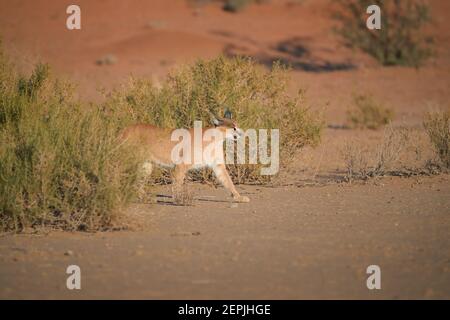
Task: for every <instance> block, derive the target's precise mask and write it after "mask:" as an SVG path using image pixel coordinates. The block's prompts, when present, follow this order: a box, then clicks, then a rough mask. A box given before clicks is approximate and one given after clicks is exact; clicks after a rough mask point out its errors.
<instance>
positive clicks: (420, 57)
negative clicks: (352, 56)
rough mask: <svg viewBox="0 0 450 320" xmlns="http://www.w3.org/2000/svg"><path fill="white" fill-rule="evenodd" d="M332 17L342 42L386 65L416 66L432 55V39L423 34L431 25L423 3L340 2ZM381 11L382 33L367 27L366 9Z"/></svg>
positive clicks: (395, 0) (409, 0) (411, 0)
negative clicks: (373, 7) (372, 6)
mask: <svg viewBox="0 0 450 320" xmlns="http://www.w3.org/2000/svg"><path fill="white" fill-rule="evenodd" d="M339 3H340V7H341V9H340V11H339V12H337V13H336V15H335V17H336V18H337V19H338V20H339V21H340V22H341V25H340V26H339V27H338V29H337V32H338V33H339V34H340V35H341V36H342V37H343V39H344V40H345V43H346V44H347V45H349V46H351V47H355V48H359V49H361V50H363V51H364V52H366V53H368V54H370V55H371V56H373V57H374V58H375V59H377V60H378V61H379V62H380V63H381V64H383V65H385V66H391V65H403V66H414V67H418V66H420V65H422V64H423V62H424V61H425V60H426V59H427V58H429V57H430V56H431V54H432V50H431V46H430V45H431V43H432V41H433V39H432V38H431V37H429V36H425V35H424V34H423V32H422V28H423V26H424V25H426V24H427V23H429V22H430V20H431V19H430V10H429V7H428V5H427V4H426V3H425V2H424V1H423V0H404V1H399V0H388V1H384V0H349V1H347V0H339ZM372 4H376V5H378V6H379V7H380V8H381V30H369V29H368V28H367V27H366V20H367V15H366V9H367V7H368V6H369V5H372Z"/></svg>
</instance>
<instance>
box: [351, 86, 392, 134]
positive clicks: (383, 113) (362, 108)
mask: <svg viewBox="0 0 450 320" xmlns="http://www.w3.org/2000/svg"><path fill="white" fill-rule="evenodd" d="M353 102H354V107H353V108H352V109H350V110H348V111H347V121H348V122H349V126H350V127H353V128H360V129H366V128H367V129H373V130H375V129H379V128H380V127H381V126H384V125H386V124H388V123H389V122H391V121H392V119H393V117H394V113H393V111H392V110H390V109H387V108H385V107H383V105H382V104H380V103H379V102H377V101H376V100H375V99H374V97H373V96H370V95H365V94H360V95H355V96H354V97H353Z"/></svg>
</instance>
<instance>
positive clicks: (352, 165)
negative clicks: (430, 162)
mask: <svg viewBox="0 0 450 320" xmlns="http://www.w3.org/2000/svg"><path fill="white" fill-rule="evenodd" d="M413 137H414V138H415V134H414V133H413V131H412V130H411V129H408V128H404V127H400V128H394V127H393V126H392V125H388V126H387V127H386V128H385V129H384V132H383V138H382V140H381V142H380V143H377V144H376V145H367V143H363V142H361V141H359V140H358V139H357V138H355V139H352V140H350V141H347V143H346V144H345V146H344V148H343V149H342V157H343V159H344V163H345V168H346V180H347V181H353V180H367V179H369V178H374V177H380V176H386V175H411V174H417V173H419V172H426V171H427V170H426V168H424V166H423V164H421V166H420V167H417V168H410V167H406V166H405V165H404V164H403V161H402V158H405V157H406V156H407V154H408V153H411V152H415V150H414V149H413V148H410V146H411V144H413V142H412V141H413Z"/></svg>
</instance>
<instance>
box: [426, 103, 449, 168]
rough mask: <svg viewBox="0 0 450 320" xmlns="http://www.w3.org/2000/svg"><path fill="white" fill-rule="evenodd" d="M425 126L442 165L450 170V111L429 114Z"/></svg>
mask: <svg viewBox="0 0 450 320" xmlns="http://www.w3.org/2000/svg"><path fill="white" fill-rule="evenodd" d="M423 124H424V127H425V130H426V131H427V133H428V136H429V138H430V140H431V143H432V144H433V147H434V149H435V151H436V154H437V155H438V156H439V159H440V160H441V162H442V164H443V165H444V167H446V168H450V110H447V111H443V112H430V113H428V114H427V115H426V116H425V120H424V123H423Z"/></svg>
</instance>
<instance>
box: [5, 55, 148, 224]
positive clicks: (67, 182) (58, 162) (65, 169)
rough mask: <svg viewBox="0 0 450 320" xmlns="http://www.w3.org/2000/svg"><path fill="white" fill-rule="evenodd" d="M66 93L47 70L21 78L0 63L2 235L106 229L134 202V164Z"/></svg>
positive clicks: (92, 111)
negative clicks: (36, 229)
mask: <svg viewBox="0 0 450 320" xmlns="http://www.w3.org/2000/svg"><path fill="white" fill-rule="evenodd" d="M72 93H73V88H72V87H71V86H70V85H69V84H67V83H62V82H60V81H57V80H54V79H52V78H51V76H50V74H49V68H48V66H46V65H42V64H39V65H37V66H36V68H35V70H34V72H33V73H32V75H31V76H30V77H29V78H25V77H21V76H19V75H17V74H16V72H15V70H14V68H13V66H11V64H10V63H9V62H8V61H7V60H6V58H5V57H4V56H3V55H1V56H0V231H1V230H3V231H5V230H15V231H20V230H22V229H24V228H27V227H38V226H45V227H48V226H49V227H57V228H62V229H66V230H95V229H100V228H104V227H107V226H109V225H111V224H112V223H113V222H114V218H115V216H116V214H117V213H118V212H119V210H120V209H121V208H122V207H123V206H124V205H126V203H127V202H128V201H129V200H130V199H131V198H132V197H133V190H134V189H133V186H134V182H135V180H136V173H137V168H138V167H137V166H138V164H139V163H140V160H138V159H137V158H136V157H135V156H134V155H133V153H131V152H129V151H130V150H127V149H126V147H125V146H120V145H118V144H117V141H116V137H117V130H118V127H119V124H118V123H116V122H115V121H114V120H111V119H110V118H109V117H107V115H106V114H104V113H103V112H101V111H100V110H98V109H96V108H95V107H93V106H90V107H89V108H88V107H86V106H82V105H81V104H80V103H79V102H77V101H76V100H75V99H74V98H73V97H72ZM131 155H133V156H131Z"/></svg>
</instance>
